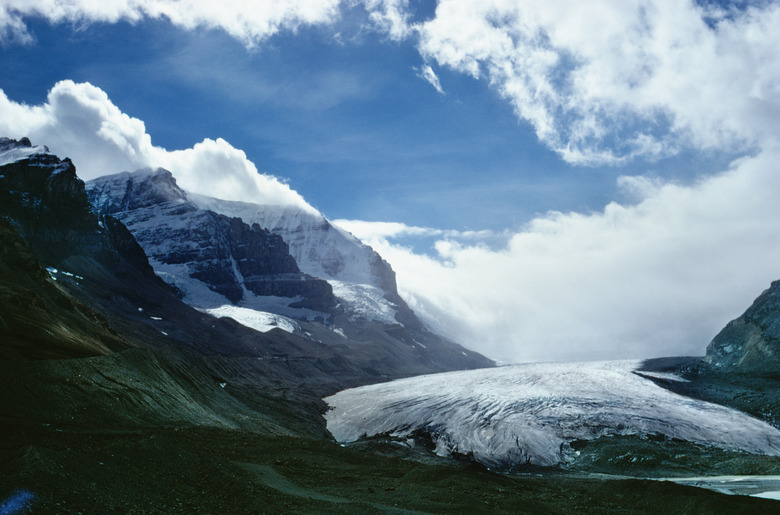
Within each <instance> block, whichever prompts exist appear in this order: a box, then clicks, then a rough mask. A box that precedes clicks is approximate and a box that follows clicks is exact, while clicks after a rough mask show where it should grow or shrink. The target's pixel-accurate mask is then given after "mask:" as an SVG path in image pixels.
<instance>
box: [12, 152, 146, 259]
mask: <svg viewBox="0 0 780 515" xmlns="http://www.w3.org/2000/svg"><path fill="white" fill-rule="evenodd" d="M17 158H18V159H17ZM13 159H16V160H13ZM8 161H11V162H8ZM2 163H5V164H2ZM0 164H2V166H0V215H3V216H5V217H7V218H9V219H12V220H13V221H14V225H15V226H16V228H17V230H18V231H19V233H20V234H21V236H22V237H23V238H24V239H25V241H26V242H27V243H28V244H29V245H30V247H31V248H32V249H33V250H34V252H35V253H36V255H37V256H38V258H39V259H40V260H41V261H42V262H44V263H46V264H48V265H59V264H61V263H63V262H64V261H66V260H67V259H68V258H70V257H72V256H76V255H79V256H91V257H93V258H95V259H97V260H100V261H103V262H105V263H109V262H113V264H118V263H119V261H120V259H121V260H124V261H126V262H128V263H131V264H132V265H133V266H136V267H139V268H142V269H144V270H145V271H147V272H152V269H151V267H150V266H149V263H148V261H147V259H146V256H145V255H144V253H143V250H141V248H140V247H139V246H138V244H137V243H136V242H135V240H134V239H133V237H132V235H131V234H130V233H129V232H127V229H125V228H124V227H123V226H122V225H121V224H120V223H118V221H117V220H116V219H114V218H112V217H110V216H98V215H96V214H94V213H93V212H92V206H91V204H90V203H89V200H88V199H87V194H86V192H85V191H84V182H83V181H82V180H81V179H79V178H78V177H77V176H76V168H75V166H73V163H72V162H71V161H70V159H67V158H65V159H62V160H60V159H59V158H58V157H57V156H55V155H52V154H49V153H48V149H46V147H32V146H31V145H30V142H29V140H27V139H26V138H23V139H22V140H20V141H15V140H9V139H7V138H0Z"/></svg>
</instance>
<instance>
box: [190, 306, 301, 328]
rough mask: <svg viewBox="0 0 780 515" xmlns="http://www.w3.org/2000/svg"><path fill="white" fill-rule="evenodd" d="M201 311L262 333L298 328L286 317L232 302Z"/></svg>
mask: <svg viewBox="0 0 780 515" xmlns="http://www.w3.org/2000/svg"><path fill="white" fill-rule="evenodd" d="M203 311H204V312H205V313H208V314H209V315H212V316H215V317H217V318H221V317H230V318H232V319H233V320H235V321H236V322H238V323H239V324H242V325H245V326H247V327H251V328H252V329H254V330H256V331H260V332H262V333H266V332H268V331H270V330H271V329H276V328H279V329H282V330H284V331H287V332H288V333H293V332H295V330H296V329H300V326H299V325H298V324H297V323H295V322H294V321H293V320H291V319H289V318H287V317H283V316H281V315H277V314H274V313H266V312H263V311H256V310H254V309H249V308H242V307H239V306H233V305H232V304H225V305H223V306H220V307H218V308H212V309H204V310H203Z"/></svg>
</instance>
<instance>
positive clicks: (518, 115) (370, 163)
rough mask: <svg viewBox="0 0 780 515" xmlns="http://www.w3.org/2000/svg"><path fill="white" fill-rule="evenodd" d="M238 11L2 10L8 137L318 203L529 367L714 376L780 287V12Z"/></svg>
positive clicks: (431, 302) (455, 321)
mask: <svg viewBox="0 0 780 515" xmlns="http://www.w3.org/2000/svg"><path fill="white" fill-rule="evenodd" d="M216 5H217V4H215V3H213V2H208V1H200V0H189V1H188V2H186V3H182V2H173V1H170V0H148V1H147V2H144V3H137V2H131V1H129V0H127V1H125V0H117V1H116V2H107V3H94V2H90V1H87V0H72V1H71V2H67V3H60V4H57V5H51V4H49V3H47V2H45V1H44V0H24V1H22V0H0V60H1V62H2V66H0V89H1V90H2V95H0V132H2V133H3V135H6V136H9V137H16V138H18V137H22V136H30V137H31V139H32V140H33V142H34V143H36V144H47V145H49V146H50V147H51V148H52V150H53V151H55V152H57V153H58V154H61V155H70V156H71V157H73V158H74V161H75V163H76V166H77V168H78V169H79V173H80V174H82V175H83V176H84V177H85V178H91V177H94V176H97V175H100V174H103V173H113V172H118V171H121V170H124V169H131V168H137V167H141V166H164V167H167V168H170V169H171V170H172V172H173V173H174V175H175V176H176V177H177V180H178V181H179V183H180V184H181V185H183V186H185V187H187V188H189V189H192V190H193V191H196V192H200V193H209V194H213V195H215V196H222V197H223V198H233V199H238V200H251V201H255V202H261V203H262V202H274V203H291V204H294V205H299V206H302V207H303V208H309V207H308V205H311V206H314V207H315V208H316V209H318V210H320V211H321V212H323V213H324V214H325V215H326V216H327V217H329V218H331V219H334V220H337V221H338V223H340V224H341V225H342V226H343V227H346V228H347V229H349V230H351V231H352V232H353V233H355V234H356V235H358V236H359V237H361V238H362V239H363V240H364V241H366V242H368V243H370V244H371V245H372V246H374V248H376V249H377V250H378V251H379V252H380V253H381V254H382V255H383V256H384V257H385V258H386V259H388V260H389V261H390V263H391V264H392V265H393V267H394V269H395V270H396V272H397V274H398V283H399V288H400V290H401V294H402V295H403V296H404V298H405V299H406V300H407V301H408V302H409V303H410V305H412V307H413V308H414V309H415V310H416V311H417V312H418V313H419V314H420V316H421V317H423V319H424V320H425V321H426V323H428V325H429V326H430V327H432V328H433V329H435V330H438V331H440V332H442V333H444V334H445V335H447V336H449V337H451V338H453V339H455V340H457V341H459V342H461V343H464V344H466V345H467V346H470V347H471V348H474V349H476V350H480V351H482V352H484V353H486V354H488V355H490V356H492V357H495V358H498V359H502V360H507V361H527V360H551V359H602V358H608V357H627V358H629V357H648V356H659V355H669V354H697V353H703V352H704V349H705V347H706V344H707V343H708V342H709V340H710V339H711V338H712V336H714V334H715V333H716V332H717V331H718V330H719V329H720V328H721V327H722V326H723V325H724V324H725V323H726V322H728V320H730V319H731V318H734V317H736V316H737V315H739V314H740V313H741V311H743V310H744V309H745V308H746V307H747V305H749V303H750V301H752V299H753V298H755V297H756V296H757V295H758V294H759V293H760V292H761V290H763V289H764V288H765V287H766V286H768V284H769V282H770V281H772V280H774V279H777V278H780V266H778V265H777V263H780V203H778V202H777V201H776V199H777V194H778V193H780V185H779V184H778V180H780V178H779V177H780V174H778V170H777V165H776V163H778V162H780V141H779V139H780V138H778V134H780V54H779V53H778V52H777V48H780V2H777V1H770V0H756V1H736V2H728V1H722V2H710V1H679V2H665V1H661V0H593V1H592V2H587V3H585V2H582V3H572V2H567V1H565V0H544V1H541V0H540V1H535V0H484V1H483V2H473V1H469V0H438V1H425V2H417V1H413V0H410V1H406V0H354V1H340V0H275V1H274V2H256V3H253V4H251V8H248V7H247V4H245V3H243V2H240V1H227V0H226V1H225V2H224V3H221V4H220V5H219V7H218V8H215V6H216ZM258 171H259V172H260V173H258ZM274 177H276V178H278V179H279V180H277V179H275V178H274Z"/></svg>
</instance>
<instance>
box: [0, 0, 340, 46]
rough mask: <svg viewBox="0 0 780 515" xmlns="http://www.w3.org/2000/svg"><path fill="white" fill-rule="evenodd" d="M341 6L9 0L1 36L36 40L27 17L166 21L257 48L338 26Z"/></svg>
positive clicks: (320, 2)
mask: <svg viewBox="0 0 780 515" xmlns="http://www.w3.org/2000/svg"><path fill="white" fill-rule="evenodd" d="M339 3H340V0H274V1H273V2H269V1H264V2H244V1H240V0H223V1H222V2H219V3H215V2H212V1H209V0H188V1H185V2H180V1H176V0H146V1H143V2H138V1H134V0H116V1H111V2H95V1H92V0H71V1H68V2H51V1H49V0H8V1H5V2H3V3H2V4H1V5H0V34H4V33H6V34H8V33H9V32H10V33H12V34H15V35H16V39H17V40H22V41H24V40H29V38H30V37H31V36H30V34H29V33H28V31H27V29H26V27H25V24H24V21H23V20H24V17H27V16H36V17H42V18H46V19H48V20H51V21H53V22H71V23H94V22H107V23H115V22H117V21H120V20H125V21H130V22H137V21H140V20H141V19H143V18H151V19H166V20H168V21H170V22H171V23H172V24H173V25H176V26H179V27H182V28H185V29H197V28H206V29H221V30H224V31H225V32H227V33H228V34H230V35H231V36H233V37H235V38H236V39H239V40H240V41H242V42H243V43H244V44H245V45H247V46H249V47H252V46H255V45H257V44H258V43H260V42H261V41H264V40H265V39H267V38H268V37H270V36H273V35H274V34H276V33H278V32H280V31H282V30H295V29H297V28H298V27H300V26H302V25H318V24H324V23H332V22H333V21H334V20H336V19H337V18H338V17H339V15H340V10H339Z"/></svg>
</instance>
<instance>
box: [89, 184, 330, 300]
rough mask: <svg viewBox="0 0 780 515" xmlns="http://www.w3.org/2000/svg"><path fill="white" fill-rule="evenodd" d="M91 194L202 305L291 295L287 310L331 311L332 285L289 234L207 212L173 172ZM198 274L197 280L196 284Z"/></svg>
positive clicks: (97, 187) (93, 189) (95, 187)
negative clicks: (307, 265)
mask: <svg viewBox="0 0 780 515" xmlns="http://www.w3.org/2000/svg"><path fill="white" fill-rule="evenodd" d="M88 194H89V199H90V201H91V202H92V204H93V205H94V206H95V208H96V209H97V210H98V211H99V212H101V213H106V214H110V215H113V216H116V217H118V218H120V219H121V220H122V222H123V223H124V224H125V225H126V226H127V227H128V229H130V231H131V232H132V233H133V234H134V236H135V238H136V240H138V242H139V243H140V244H141V246H142V247H143V248H144V250H145V251H146V253H147V255H148V256H149V259H150V260H151V262H152V265H153V266H154V268H155V269H156V270H157V271H158V273H160V275H162V276H163V277H164V278H165V279H166V280H167V281H168V282H170V283H172V284H174V285H175V286H177V287H178V288H179V289H180V290H182V291H183V293H184V295H185V300H186V301H187V302H188V303H189V304H191V305H193V306H196V307H200V308H216V307H219V306H221V305H222V304H224V301H223V300H220V299H218V298H216V296H214V295H211V294H210V292H209V291H207V290H206V289H205V288H199V287H198V286H199V285H200V284H201V283H202V284H203V285H206V286H207V287H208V288H209V289H210V290H211V291H213V292H215V293H217V294H218V295H219V296H222V297H225V298H227V300H229V301H230V302H231V303H233V304H237V303H239V302H240V301H242V300H249V298H250V297H252V295H253V294H254V295H256V296H266V297H268V296H272V297H283V298H287V299H289V300H288V301H287V302H286V305H287V307H290V308H292V309H293V310H295V309H296V308H298V309H300V308H306V309H310V310H313V311H319V312H323V311H327V310H328V309H330V308H332V307H333V306H334V305H335V304H336V300H335V298H334V297H333V293H332V289H331V287H330V285H328V283H326V282H325V281H322V280H318V279H316V278H314V277H311V276H307V275H306V274H302V273H301V271H300V270H299V268H298V266H297V264H296V263H295V260H294V259H293V258H292V256H290V254H289V252H288V249H287V244H286V243H285V242H284V240H282V238H281V237H279V236H276V235H273V234H270V233H269V232H268V231H266V230H264V229H262V228H260V227H259V226H257V225H253V226H249V225H247V224H246V223H244V222H242V221H241V220H240V219H239V218H234V217H227V216H224V215H220V214H217V213H214V212H213V211H207V210H203V209H200V208H199V207H198V206H197V205H195V204H194V203H193V202H191V201H190V200H189V198H188V196H187V194H186V193H185V192H184V191H183V190H181V189H180V188H179V187H178V186H177V185H176V181H175V179H174V178H173V176H172V175H171V174H170V172H167V171H165V170H161V169H160V170H141V171H138V172H135V173H133V174H130V173H122V174H118V175H113V176H110V177H105V178H100V179H96V180H94V181H90V183H89V187H88ZM190 279H195V280H196V281H197V282H193V281H192V280H190Z"/></svg>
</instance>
